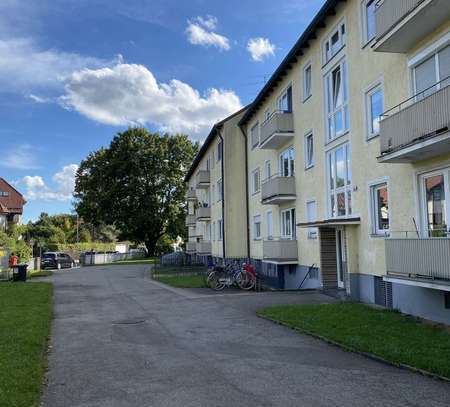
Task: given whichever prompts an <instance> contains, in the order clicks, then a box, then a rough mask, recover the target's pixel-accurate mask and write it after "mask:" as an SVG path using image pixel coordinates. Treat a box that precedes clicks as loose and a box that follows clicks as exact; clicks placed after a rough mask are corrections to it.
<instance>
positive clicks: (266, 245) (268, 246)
mask: <svg viewBox="0 0 450 407" xmlns="http://www.w3.org/2000/svg"><path fill="white" fill-rule="evenodd" d="M263 258H264V259H265V260H273V261H278V262H288V261H293V262H295V261H297V260H298V246H297V240H291V239H273V240H264V241H263Z"/></svg>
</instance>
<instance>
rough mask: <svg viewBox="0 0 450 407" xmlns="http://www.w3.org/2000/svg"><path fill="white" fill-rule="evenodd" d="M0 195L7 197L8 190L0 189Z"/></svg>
mask: <svg viewBox="0 0 450 407" xmlns="http://www.w3.org/2000/svg"><path fill="white" fill-rule="evenodd" d="M0 196H4V197H7V196H9V192H8V191H0Z"/></svg>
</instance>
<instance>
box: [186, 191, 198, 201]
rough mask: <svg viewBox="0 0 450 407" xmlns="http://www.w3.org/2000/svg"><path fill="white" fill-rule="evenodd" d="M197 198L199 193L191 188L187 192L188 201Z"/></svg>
mask: <svg viewBox="0 0 450 407" xmlns="http://www.w3.org/2000/svg"><path fill="white" fill-rule="evenodd" d="M196 200H197V193H196V192H195V189H189V190H188V191H187V192H186V201H196Z"/></svg>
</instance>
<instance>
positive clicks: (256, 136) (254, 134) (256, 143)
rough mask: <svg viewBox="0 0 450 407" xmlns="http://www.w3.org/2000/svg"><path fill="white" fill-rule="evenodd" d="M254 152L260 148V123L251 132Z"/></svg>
mask: <svg viewBox="0 0 450 407" xmlns="http://www.w3.org/2000/svg"><path fill="white" fill-rule="evenodd" d="M250 135H251V141H252V150H253V149H254V148H256V147H258V146H259V123H258V122H257V123H256V124H255V125H254V126H253V127H252V129H251V130H250Z"/></svg>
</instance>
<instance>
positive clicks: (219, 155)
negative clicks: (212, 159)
mask: <svg viewBox="0 0 450 407" xmlns="http://www.w3.org/2000/svg"><path fill="white" fill-rule="evenodd" d="M222 158H223V141H222V140H219V142H218V143H217V157H216V159H217V162H219V161H221V160H222Z"/></svg>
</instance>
